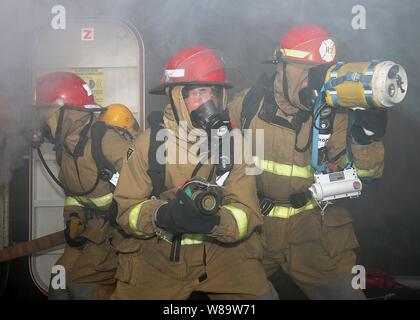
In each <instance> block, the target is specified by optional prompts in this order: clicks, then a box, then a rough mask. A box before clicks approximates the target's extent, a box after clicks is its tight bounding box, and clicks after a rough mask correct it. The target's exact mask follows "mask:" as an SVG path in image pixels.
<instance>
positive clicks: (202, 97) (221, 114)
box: [182, 87, 232, 136]
mask: <svg viewBox="0 0 420 320" xmlns="http://www.w3.org/2000/svg"><path fill="white" fill-rule="evenodd" d="M182 93H183V97H184V100H185V104H186V106H187V108H188V109H189V112H190V118H191V122H192V124H193V126H194V127H196V128H199V129H203V130H205V131H206V132H207V133H208V134H210V133H212V132H215V133H216V135H217V136H223V135H225V134H226V133H227V132H229V131H230V130H231V129H232V128H231V125H230V118H229V114H228V113H227V112H226V110H222V106H223V89H222V88H216V87H198V88H191V87H185V88H184V89H183V92H182Z"/></svg>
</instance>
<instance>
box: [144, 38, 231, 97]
mask: <svg viewBox="0 0 420 320" xmlns="http://www.w3.org/2000/svg"><path fill="white" fill-rule="evenodd" d="M201 84H202V85H215V86H223V87H226V88H230V87H232V86H231V85H230V84H229V82H228V80H227V79H226V76H225V65H224V63H223V61H222V58H221V57H220V55H219V54H218V53H217V52H216V51H215V50H213V49H209V48H207V47H205V46H203V45H196V46H194V47H192V48H186V49H182V50H181V51H179V52H178V53H177V54H175V55H174V56H173V57H172V58H171V59H170V60H169V61H168V63H167V64H166V68H165V72H164V75H163V78H162V79H161V80H160V86H159V87H157V88H155V89H152V90H151V91H150V93H152V94H164V93H165V88H166V87H168V86H176V85H201Z"/></svg>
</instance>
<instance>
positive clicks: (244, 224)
mask: <svg viewBox="0 0 420 320" xmlns="http://www.w3.org/2000/svg"><path fill="white" fill-rule="evenodd" d="M223 208H226V209H228V210H229V211H230V212H231V213H232V215H233V217H234V218H235V220H236V224H237V226H238V230H239V239H242V238H244V237H245V236H246V235H247V232H248V217H247V216H246V213H245V211H244V210H242V209H239V208H237V207H234V206H232V205H224V206H223Z"/></svg>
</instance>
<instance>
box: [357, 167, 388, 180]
mask: <svg viewBox="0 0 420 320" xmlns="http://www.w3.org/2000/svg"><path fill="white" fill-rule="evenodd" d="M353 167H354V170H356V173H357V175H358V176H359V177H368V178H371V177H377V176H380V174H381V172H382V169H383V164H378V165H377V166H376V167H374V168H372V169H359V168H357V167H356V166H353Z"/></svg>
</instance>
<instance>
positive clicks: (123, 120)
mask: <svg viewBox="0 0 420 320" xmlns="http://www.w3.org/2000/svg"><path fill="white" fill-rule="evenodd" d="M99 120H101V121H103V122H105V123H106V124H107V125H109V126H113V127H118V128H122V129H125V130H127V131H128V132H130V133H131V134H134V133H136V132H137V131H138V130H139V124H138V123H137V120H136V119H135V118H134V116H133V114H132V113H131V111H130V109H128V108H127V107H126V106H125V105H123V104H120V103H114V104H110V105H109V106H108V107H107V108H106V111H105V112H103V113H102V114H101V116H100V118H99Z"/></svg>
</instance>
